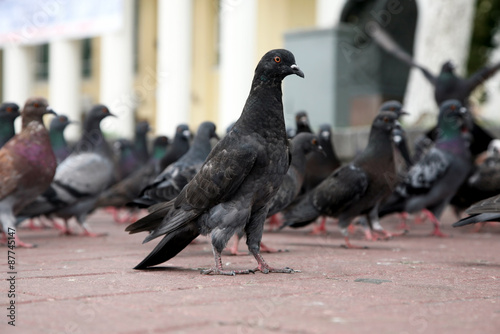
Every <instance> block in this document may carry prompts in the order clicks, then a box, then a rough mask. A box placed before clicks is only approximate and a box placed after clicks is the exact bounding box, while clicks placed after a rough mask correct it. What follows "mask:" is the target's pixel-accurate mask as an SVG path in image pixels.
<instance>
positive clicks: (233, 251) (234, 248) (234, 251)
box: [229, 234, 248, 256]
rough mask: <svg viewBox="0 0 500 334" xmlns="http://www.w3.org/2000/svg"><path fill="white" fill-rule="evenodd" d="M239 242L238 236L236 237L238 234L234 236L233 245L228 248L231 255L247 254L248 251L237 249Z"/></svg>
mask: <svg viewBox="0 0 500 334" xmlns="http://www.w3.org/2000/svg"><path fill="white" fill-rule="evenodd" d="M239 243H240V238H239V237H238V234H236V235H235V236H234V242H233V245H232V246H231V247H230V248H229V251H230V252H231V255H236V256H239V255H248V253H245V252H240V251H238V245H239Z"/></svg>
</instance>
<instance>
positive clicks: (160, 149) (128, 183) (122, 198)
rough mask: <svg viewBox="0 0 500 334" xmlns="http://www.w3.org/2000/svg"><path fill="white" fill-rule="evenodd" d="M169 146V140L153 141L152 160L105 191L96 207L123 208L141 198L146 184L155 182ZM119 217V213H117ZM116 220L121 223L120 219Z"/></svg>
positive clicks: (159, 138) (161, 137) (158, 139)
mask: <svg viewBox="0 0 500 334" xmlns="http://www.w3.org/2000/svg"><path fill="white" fill-rule="evenodd" d="M167 146H168V138H167V137H165V136H159V137H157V138H156V139H155V140H154V141H153V149H152V154H151V158H150V159H149V161H148V163H147V164H146V165H145V166H142V167H141V168H139V169H138V170H136V171H135V172H133V173H132V174H130V175H129V176H128V177H127V178H125V179H123V180H121V181H120V182H118V183H116V184H114V185H113V186H112V187H110V188H109V189H107V190H106V191H104V192H103V193H102V194H101V195H100V196H99V199H98V200H97V203H96V207H108V206H110V207H115V208H122V207H124V206H125V205H126V204H127V203H128V202H130V201H132V200H133V199H135V198H136V197H137V196H139V193H140V192H141V190H142V188H143V187H144V185H145V184H148V183H151V182H153V180H154V179H155V178H156V176H157V175H158V173H160V172H161V170H160V160H161V159H162V158H163V157H164V156H165V154H166V150H167ZM115 214H116V215H117V213H116V212H115ZM115 220H116V221H118V222H121V221H120V219H117V217H116V216H115Z"/></svg>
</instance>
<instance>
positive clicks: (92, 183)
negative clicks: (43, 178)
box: [19, 104, 115, 237]
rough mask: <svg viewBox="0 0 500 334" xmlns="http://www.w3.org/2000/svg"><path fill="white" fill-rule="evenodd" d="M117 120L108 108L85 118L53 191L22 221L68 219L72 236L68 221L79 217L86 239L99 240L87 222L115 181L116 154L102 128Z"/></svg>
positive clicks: (28, 209)
mask: <svg viewBox="0 0 500 334" xmlns="http://www.w3.org/2000/svg"><path fill="white" fill-rule="evenodd" d="M109 116H114V115H113V114H111V113H110V111H109V109H108V108H107V107H106V106H104V105H101V104H99V105H95V106H94V107H93V108H92V109H91V110H90V112H89V113H88V114H87V117H86V118H85V122H84V126H83V134H82V138H81V139H80V140H79V141H78V142H77V143H76V145H75V148H74V150H73V152H72V153H71V155H70V156H69V157H67V158H66V159H65V160H64V161H63V162H62V163H61V164H60V165H59V166H58V167H57V171H56V175H55V176H54V180H53V182H52V183H51V184H50V187H49V188H48V189H47V190H46V191H45V192H44V194H43V195H42V196H39V197H38V198H37V199H36V200H35V201H34V202H33V203H31V204H30V205H29V206H27V207H26V208H25V209H24V210H23V211H21V212H20V217H19V220H20V221H21V220H22V219H23V218H27V217H28V218H31V217H35V216H39V215H42V214H43V215H52V216H56V217H59V218H62V219H64V221H65V225H66V231H65V232H66V234H72V232H71V231H70V230H69V228H68V220H69V219H70V218H72V217H75V218H76V220H77V222H78V223H79V224H80V225H81V227H82V228H83V231H84V233H83V235H85V236H91V237H94V236H98V235H97V234H95V233H92V232H90V231H89V229H88V227H87V225H86V223H85V220H86V217H87V215H88V214H89V213H90V212H91V211H92V210H93V209H94V208H95V203H96V201H97V198H98V196H99V195H100V194H101V193H102V192H103V191H104V190H105V189H106V188H108V187H109V186H110V185H111V184H112V182H113V181H114V180H115V175H114V172H115V166H114V160H113V152H112V149H111V147H110V146H109V144H108V143H107V142H106V140H105V138H104V135H103V133H102V131H101V128H100V123H101V121H102V120H103V119H104V118H106V117H109Z"/></svg>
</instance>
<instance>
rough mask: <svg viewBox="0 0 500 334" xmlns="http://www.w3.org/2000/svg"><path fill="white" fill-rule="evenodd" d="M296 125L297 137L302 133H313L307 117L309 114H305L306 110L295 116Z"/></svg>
mask: <svg viewBox="0 0 500 334" xmlns="http://www.w3.org/2000/svg"><path fill="white" fill-rule="evenodd" d="M295 125H296V127H297V131H296V132H295V136H296V135H298V134H299V133H302V132H307V133H312V130H311V126H310V123H309V117H308V116H307V112H305V111H304V110H301V111H299V112H297V113H296V114H295Z"/></svg>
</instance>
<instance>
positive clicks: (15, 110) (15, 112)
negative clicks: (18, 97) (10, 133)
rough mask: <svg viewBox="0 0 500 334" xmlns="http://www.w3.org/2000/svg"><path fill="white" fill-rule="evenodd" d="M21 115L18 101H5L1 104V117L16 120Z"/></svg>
mask: <svg viewBox="0 0 500 334" xmlns="http://www.w3.org/2000/svg"><path fill="white" fill-rule="evenodd" d="M19 115H20V112H19V106H18V105H17V104H16V103H12V102H4V103H2V104H0V119H2V120H11V121H14V120H15V119H16V118H17V117H18V116H19Z"/></svg>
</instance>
